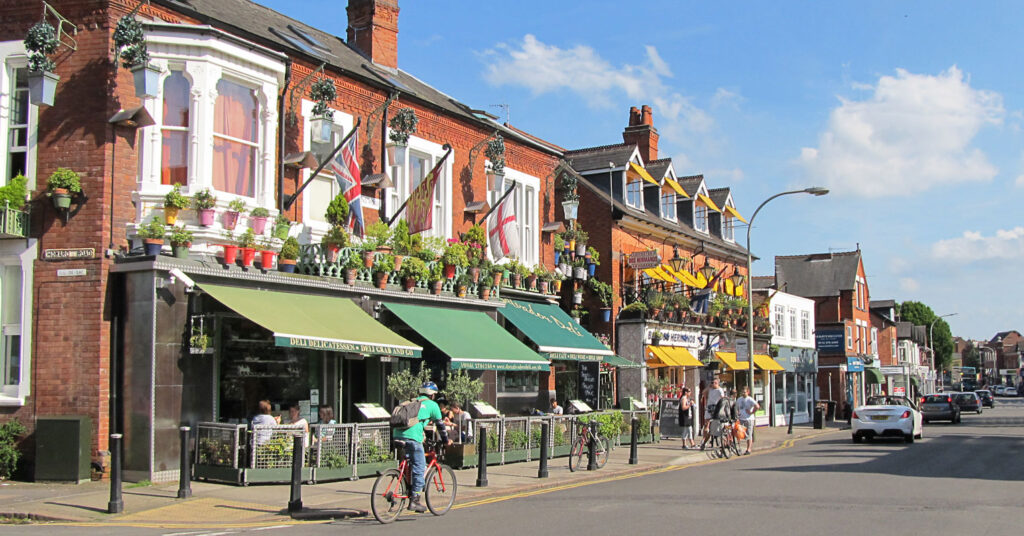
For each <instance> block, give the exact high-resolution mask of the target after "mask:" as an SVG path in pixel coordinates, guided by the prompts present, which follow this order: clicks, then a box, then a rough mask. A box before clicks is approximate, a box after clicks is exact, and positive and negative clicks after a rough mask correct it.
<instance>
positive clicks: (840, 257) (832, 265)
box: [775, 251, 860, 298]
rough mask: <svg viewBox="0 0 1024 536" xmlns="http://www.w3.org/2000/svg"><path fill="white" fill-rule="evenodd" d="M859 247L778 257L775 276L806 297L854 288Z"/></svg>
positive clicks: (790, 288) (827, 294)
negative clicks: (846, 250)
mask: <svg viewBox="0 0 1024 536" xmlns="http://www.w3.org/2000/svg"><path fill="white" fill-rule="evenodd" d="M859 266H860V251H850V252H843V253H821V254H810V255H792V256H780V257H775V278H776V279H777V280H778V282H779V284H783V283H785V284H786V285H787V286H788V288H789V290H788V291H787V292H789V293H790V294H796V295H797V296H803V297H805V298H817V297H824V296H839V293H840V292H841V291H844V290H853V289H854V288H855V285H856V281H857V269H858V267H859Z"/></svg>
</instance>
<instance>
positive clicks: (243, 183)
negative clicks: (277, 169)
mask: <svg viewBox="0 0 1024 536" xmlns="http://www.w3.org/2000/svg"><path fill="white" fill-rule="evenodd" d="M258 113H259V103H258V102H257V100H256V92H255V91H253V90H252V89H250V88H247V87H245V86H243V85H241V84H238V83H235V82H232V81H230V80H224V79H221V80H220V81H219V82H217V103H216V105H215V110H214V118H213V187H214V188H215V189H217V190H219V191H221V192H228V193H232V194H235V195H241V196H245V197H254V196H255V195H256V154H257V150H258V149H259V130H258V129H259V123H258V122H257V114H258Z"/></svg>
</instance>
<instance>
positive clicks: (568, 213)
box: [562, 199, 580, 220]
mask: <svg viewBox="0 0 1024 536" xmlns="http://www.w3.org/2000/svg"><path fill="white" fill-rule="evenodd" d="M579 209H580V202H579V200H578V199H577V200H575V201H562V212H564V213H565V219H567V220H575V219H576V216H577V214H578V213H579Z"/></svg>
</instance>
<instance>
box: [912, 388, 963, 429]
mask: <svg viewBox="0 0 1024 536" xmlns="http://www.w3.org/2000/svg"><path fill="white" fill-rule="evenodd" d="M955 395H956V393H940V394H935V395H924V396H923V397H921V416H922V417H923V418H924V422H926V423H927V422H929V421H949V422H951V423H954V424H956V423H958V422H960V406H958V405H957V403H956V402H955V401H954V400H953V396H955Z"/></svg>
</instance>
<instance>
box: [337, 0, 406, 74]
mask: <svg viewBox="0 0 1024 536" xmlns="http://www.w3.org/2000/svg"><path fill="white" fill-rule="evenodd" d="M347 36H348V37H347V38H348V43H349V45H351V46H353V47H354V48H355V49H356V50H358V51H359V52H362V54H363V55H364V56H366V57H367V58H369V59H370V61H372V62H373V63H376V64H377V65H381V66H383V67H390V68H392V69H397V68H398V0H348V32H347Z"/></svg>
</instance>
